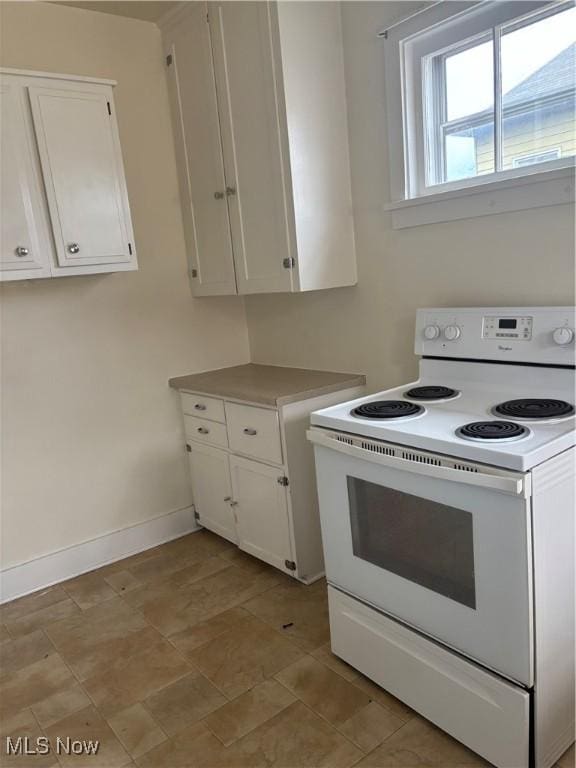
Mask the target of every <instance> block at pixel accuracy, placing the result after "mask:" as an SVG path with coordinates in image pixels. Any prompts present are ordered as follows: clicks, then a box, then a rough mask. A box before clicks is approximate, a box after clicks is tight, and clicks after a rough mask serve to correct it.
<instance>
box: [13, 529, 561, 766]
mask: <svg viewBox="0 0 576 768" xmlns="http://www.w3.org/2000/svg"><path fill="white" fill-rule="evenodd" d="M0 643H1V645H0V735H1V737H2V753H1V755H0V765H1V766H3V767H4V766H6V768H28V766H30V768H32V767H33V766H39V767H41V766H43V767H45V768H51V767H52V766H60V765H61V766H65V767H66V768H83V767H84V766H86V768H119V767H120V766H140V768H184V767H190V768H193V767H194V768H195V767H196V766H198V767H199V768H200V767H203V768H241V767H245V768H257V767H259V766H266V767H268V766H275V767H276V768H298V767H300V766H301V767H302V768H304V767H309V768H321V767H322V766H326V768H347V767H348V766H353V765H357V766H362V767H363V768H412V767H416V766H431V767H434V768H468V767H469V768H473V767H474V766H487V765H488V764H487V763H486V762H485V761H483V760H482V759H480V758H479V757H478V756H476V755H474V754H473V753H472V752H470V751H469V750H467V749H466V748H465V747H463V746H462V745H460V744H458V743H457V742H456V741H454V740H453V739H451V738H450V737H449V736H447V735H446V734H444V733H443V732H441V731H439V730H438V729H437V728H435V727H434V726H433V725H431V724H430V723H429V722H427V721H426V720H424V719H422V718H421V717H419V716H417V715H416V714H415V713H414V712H413V711H411V710H410V709H408V708H407V707H406V706H404V705H403V704H402V703H401V702H399V701H398V700H397V699H395V698H394V697H392V696H390V695H389V694H387V693H386V692H385V691H383V690H382V689H380V688H378V687H377V686H375V685H374V684H372V683H371V682H370V681H369V680H367V679H366V678H364V677H362V676H361V675H360V674H359V673H357V672H356V671H355V670H354V669H352V668H351V667H349V666H347V665H346V664H344V663H343V662H342V661H340V660H339V659H337V658H336V657H335V656H333V655H332V653H331V652H330V646H329V634H328V611H327V602H326V586H325V584H324V582H318V583H316V584H314V585H312V586H310V587H305V586H303V585H301V584H298V583H297V582H295V581H293V580H291V579H289V578H288V577H287V576H285V575H283V574H281V573H279V572H277V571H275V570H274V569H272V568H269V567H268V566H266V565H264V564H263V563H261V562H259V561H257V560H255V559H253V558H251V557H249V556H248V555H245V554H243V553H242V552H240V551H239V550H237V549H236V548H233V547H232V546H231V545H229V544H228V543H227V542H225V541H224V540H222V539H220V538H218V537H216V536H213V535H212V534H209V533H208V532H206V531H202V532H200V533H195V534H191V535H190V536H185V537H183V538H181V539H178V540H176V541H173V542H170V543H169V544H165V545H163V546H160V547H156V548H155V549H152V550H149V551H147V552H144V553H142V554H139V555H135V556H134V557H130V558H127V559H125V560H122V561H120V562H117V563H114V564H113V565H110V566H106V567H104V568H100V569H98V570H97V571H93V572H91V573H89V574H86V575H84V576H80V577H79V578H77V579H73V580H71V581H68V582H65V583H63V584H60V585H57V586H54V587H51V588H49V589H45V590H42V591H41V592H38V593H36V594H34V595H30V596H28V597H24V598H21V599H20V600H16V601H14V602H12V603H9V604H6V605H4V606H2V607H0ZM6 735H14V736H29V737H31V738H32V739H35V738H36V737H38V736H41V735H44V736H47V737H49V738H50V739H51V741H52V743H55V740H56V738H57V737H58V736H60V737H61V738H65V737H70V738H73V739H93V740H94V739H98V740H99V741H100V749H99V751H98V753H97V755H95V756H88V757H86V756H85V757H81V756H65V755H60V756H59V757H57V756H56V755H55V754H54V753H50V754H48V755H37V756H29V757H22V756H14V755H7V754H6V739H5V736H6ZM573 765H574V751H573V749H572V750H571V751H570V752H569V753H567V754H566V755H565V756H564V757H563V758H562V759H561V760H560V762H559V763H558V768H569V767H570V768H571V766H573Z"/></svg>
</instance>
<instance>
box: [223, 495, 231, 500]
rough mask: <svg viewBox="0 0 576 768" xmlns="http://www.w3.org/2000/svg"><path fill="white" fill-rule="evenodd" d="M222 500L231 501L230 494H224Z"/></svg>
mask: <svg viewBox="0 0 576 768" xmlns="http://www.w3.org/2000/svg"><path fill="white" fill-rule="evenodd" d="M224 501H232V496H224Z"/></svg>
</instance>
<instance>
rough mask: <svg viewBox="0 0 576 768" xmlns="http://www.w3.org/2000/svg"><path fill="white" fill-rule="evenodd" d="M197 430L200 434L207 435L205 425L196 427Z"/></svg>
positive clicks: (208, 431) (207, 431) (207, 430)
mask: <svg viewBox="0 0 576 768" xmlns="http://www.w3.org/2000/svg"><path fill="white" fill-rule="evenodd" d="M198 432H200V434H201V435H208V434H209V433H210V430H209V429H206V427H198Z"/></svg>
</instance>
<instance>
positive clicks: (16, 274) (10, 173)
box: [0, 82, 51, 280]
mask: <svg viewBox="0 0 576 768" xmlns="http://www.w3.org/2000/svg"><path fill="white" fill-rule="evenodd" d="M0 97H1V102H0V106H1V109H0V118H1V134H0V138H1V148H0V183H1V192H0V194H1V199H2V216H1V217H0V229H1V247H2V252H1V253H0V269H1V272H2V273H3V274H4V275H5V279H11V280H22V279H23V278H26V277H49V276H50V263H49V260H48V255H49V252H50V248H51V243H50V239H49V235H48V231H47V228H46V221H45V220H44V217H43V211H42V205H41V188H40V179H39V178H38V174H37V172H36V169H35V167H34V159H33V152H32V143H31V136H30V135H29V133H28V131H27V126H26V120H25V116H24V105H23V104H22V100H21V92H20V90H19V89H18V88H16V87H15V86H14V85H12V84H10V83H6V82H2V84H1V86H0Z"/></svg>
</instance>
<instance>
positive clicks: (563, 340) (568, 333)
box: [552, 328, 574, 346]
mask: <svg viewBox="0 0 576 768" xmlns="http://www.w3.org/2000/svg"><path fill="white" fill-rule="evenodd" d="M552 338H553V339H554V342H555V343H556V344H560V346H563V345H564V344H570V342H571V341H572V339H573V338H574V331H573V330H572V329H571V328H555V329H554V333H553V334H552Z"/></svg>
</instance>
